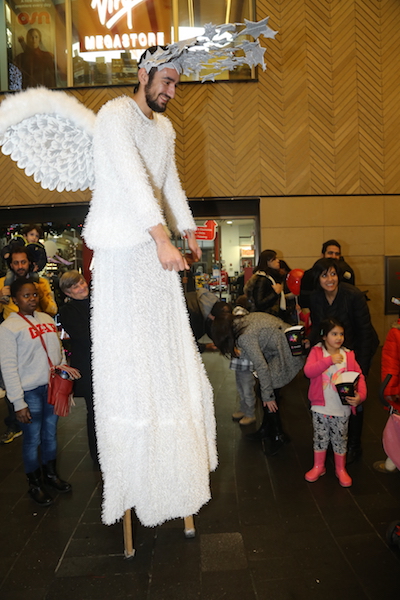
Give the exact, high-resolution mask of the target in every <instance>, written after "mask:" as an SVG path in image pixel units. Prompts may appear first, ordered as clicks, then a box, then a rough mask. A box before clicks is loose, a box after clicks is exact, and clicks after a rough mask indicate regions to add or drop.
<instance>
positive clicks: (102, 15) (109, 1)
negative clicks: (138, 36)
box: [91, 0, 145, 29]
mask: <svg viewBox="0 0 400 600" xmlns="http://www.w3.org/2000/svg"><path fill="white" fill-rule="evenodd" d="M144 1H145V0H92V3H91V7H92V8H93V10H97V14H98V15H99V21H100V23H101V24H102V25H105V26H106V27H107V29H111V28H112V27H114V25H115V24H116V23H118V21H120V20H121V19H122V18H123V17H124V16H126V22H127V26H128V28H129V29H133V20H132V12H133V9H134V8H135V6H137V5H138V4H141V3H142V2H144Z"/></svg>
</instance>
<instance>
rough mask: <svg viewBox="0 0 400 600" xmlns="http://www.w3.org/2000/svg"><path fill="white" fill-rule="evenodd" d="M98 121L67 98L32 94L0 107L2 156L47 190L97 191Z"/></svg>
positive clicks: (44, 92)
mask: <svg viewBox="0 0 400 600" xmlns="http://www.w3.org/2000/svg"><path fill="white" fill-rule="evenodd" d="M95 119H96V115H95V114H94V113H93V112H92V111H91V110H90V109H88V108H86V106H84V105H83V104H82V103H80V102H79V101H78V100H77V99H76V98H74V97H73V96H69V95H68V94H66V93H65V92H55V91H51V90H48V89H46V88H30V89H28V90H26V91H23V92H19V93H17V94H13V95H9V96H7V97H6V99H5V100H3V102H2V103H1V105H0V145H1V150H2V152H3V154H6V155H9V156H11V158H12V160H14V161H15V162H16V163H17V165H18V166H19V167H20V168H21V169H23V170H24V171H25V173H26V174H27V175H28V176H30V175H33V178H34V180H35V181H36V183H40V185H41V186H42V188H44V189H48V190H51V191H53V190H57V191H58V192H62V191H64V190H66V191H67V192H70V191H72V192H76V191H77V190H82V191H84V190H86V189H87V188H89V189H93V187H94V168H93V130H94V124H95Z"/></svg>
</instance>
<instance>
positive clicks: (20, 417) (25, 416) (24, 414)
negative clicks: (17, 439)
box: [15, 407, 32, 423]
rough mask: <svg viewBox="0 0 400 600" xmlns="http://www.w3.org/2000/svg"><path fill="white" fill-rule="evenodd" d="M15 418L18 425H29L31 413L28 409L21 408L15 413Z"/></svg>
mask: <svg viewBox="0 0 400 600" xmlns="http://www.w3.org/2000/svg"><path fill="white" fill-rule="evenodd" d="M15 416H16V418H17V421H19V422H20V423H30V422H31V421H32V417H31V413H30V412H29V408H28V407H26V408H21V410H16V411H15Z"/></svg>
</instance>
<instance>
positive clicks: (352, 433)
mask: <svg viewBox="0 0 400 600" xmlns="http://www.w3.org/2000/svg"><path fill="white" fill-rule="evenodd" d="M363 422H364V411H363V410H361V411H357V412H356V414H355V415H353V414H351V415H350V419H349V434H348V442H347V461H346V463H347V464H348V465H350V464H351V463H353V462H354V461H355V460H357V459H359V458H360V456H361V454H362V448H361V433H362V428H363Z"/></svg>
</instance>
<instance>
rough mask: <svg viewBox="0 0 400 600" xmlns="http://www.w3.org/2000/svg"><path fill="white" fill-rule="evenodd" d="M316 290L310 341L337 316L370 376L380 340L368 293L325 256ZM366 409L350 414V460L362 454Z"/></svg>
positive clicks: (312, 299)
mask: <svg viewBox="0 0 400 600" xmlns="http://www.w3.org/2000/svg"><path fill="white" fill-rule="evenodd" d="M313 272H314V282H315V285H314V287H315V289H314V291H313V292H312V294H311V296H310V312H311V321H312V327H311V332H310V342H311V345H312V346H314V345H315V344H316V343H317V342H318V341H319V334H320V325H321V322H322V321H323V320H325V319H337V320H339V321H340V322H341V323H342V324H343V327H344V331H345V339H344V345H345V346H346V348H349V349H350V350H354V354H355V357H356V360H357V362H358V364H359V365H360V367H361V370H362V372H363V374H364V376H365V377H366V376H367V375H368V371H369V368H370V366H371V361H372V358H373V356H374V354H375V352H376V349H377V348H378V346H379V339H378V335H377V333H376V331H375V329H374V328H373V326H372V323H371V316H370V314H369V309H368V305H367V301H366V299H365V296H364V294H363V293H362V292H360V290H359V289H358V288H356V287H355V286H354V285H350V284H349V283H344V282H340V281H339V278H340V263H339V261H337V260H335V259H333V258H321V259H320V260H317V262H316V263H315V264H314V266H313ZM362 411H363V408H362V406H358V407H357V414H356V415H352V416H351V417H350V424H349V445H348V454H347V462H348V463H351V462H353V461H354V460H355V459H356V458H358V457H359V456H361V453H362V450H361V432H362V423H363V412H362Z"/></svg>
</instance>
